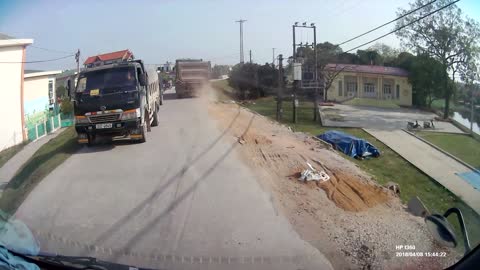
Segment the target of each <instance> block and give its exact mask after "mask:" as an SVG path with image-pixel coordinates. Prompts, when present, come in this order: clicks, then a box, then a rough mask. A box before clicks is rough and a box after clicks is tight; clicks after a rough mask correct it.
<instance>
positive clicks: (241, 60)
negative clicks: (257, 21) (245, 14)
mask: <svg viewBox="0 0 480 270" xmlns="http://www.w3.org/2000/svg"><path fill="white" fill-rule="evenodd" d="M246 21H247V20H242V19H240V20H238V21H236V22H238V23H240V63H241V64H243V63H244V62H245V59H244V57H243V23H244V22H246Z"/></svg>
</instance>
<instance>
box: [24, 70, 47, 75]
mask: <svg viewBox="0 0 480 270" xmlns="http://www.w3.org/2000/svg"><path fill="white" fill-rule="evenodd" d="M42 71H44V70H39V69H25V70H24V71H23V74H29V73H35V72H42Z"/></svg>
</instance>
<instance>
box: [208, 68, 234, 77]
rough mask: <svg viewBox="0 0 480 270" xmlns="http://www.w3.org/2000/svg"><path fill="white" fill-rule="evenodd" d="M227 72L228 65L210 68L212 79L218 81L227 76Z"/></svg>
mask: <svg viewBox="0 0 480 270" xmlns="http://www.w3.org/2000/svg"><path fill="white" fill-rule="evenodd" d="M229 71H230V66H228V65H215V66H213V68H212V77H213V78H215V79H218V78H220V77H221V76H223V75H227V74H228V72H229Z"/></svg>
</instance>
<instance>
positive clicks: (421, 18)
mask: <svg viewBox="0 0 480 270" xmlns="http://www.w3.org/2000/svg"><path fill="white" fill-rule="evenodd" d="M459 1H460V0H456V1H453V2H451V3H449V4H447V5H445V6H443V7H441V8H439V9H436V10H434V11H432V12H430V13H428V14H426V15H424V16H422V17H420V18H418V19H416V20H414V21H412V22H409V23H407V24H405V25H402V26H400V27H398V28H397V29H395V30H393V31H390V32H388V33H386V34H385V35H381V36H379V37H377V38H375V39H372V40H370V41H368V42H365V43H363V44H361V45H359V46H357V47H355V48H352V49H350V50H347V51H344V52H343V53H348V52H350V51H353V50H355V49H358V48H360V47H363V46H365V45H367V44H370V43H372V42H374V41H377V40H379V39H381V38H384V37H386V36H388V35H391V34H393V33H395V32H397V31H399V30H401V29H403V28H405V27H407V26H409V25H412V24H414V23H416V22H418V21H420V20H423V19H425V18H426V17H428V16H430V15H432V14H434V13H437V12H439V11H440V10H443V9H445V8H447V7H449V6H451V5H453V4H455V3H457V2H459Z"/></svg>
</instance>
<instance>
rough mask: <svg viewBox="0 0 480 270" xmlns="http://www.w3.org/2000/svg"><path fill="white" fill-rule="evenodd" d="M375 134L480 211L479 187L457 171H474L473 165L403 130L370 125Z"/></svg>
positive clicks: (370, 131)
mask: <svg viewBox="0 0 480 270" xmlns="http://www.w3.org/2000/svg"><path fill="white" fill-rule="evenodd" d="M366 131H367V132H368V133H370V134H371V135H372V136H374V137H375V138H377V139H379V140H380V141H382V142H383V143H384V144H386V145H387V146H388V147H390V148H392V149H393V150H394V151H395V152H397V153H398V154H400V155H401V156H402V157H403V158H405V159H406V160H408V161H409V162H410V163H412V164H414V165H415V166H416V167H417V168H419V169H420V170H421V171H423V172H424V173H426V174H427V175H429V176H430V177H432V178H433V179H435V180H436V181H437V182H438V183H440V184H441V185H442V186H444V187H446V188H447V189H448V190H450V191H451V192H452V193H454V194H455V195H457V196H459V197H461V198H462V199H463V201H464V202H465V203H466V204H468V205H469V206H470V207H472V208H473V209H474V210H475V211H476V212H477V213H480V190H478V189H475V188H474V187H473V186H472V185H470V184H469V183H468V182H467V181H466V180H464V179H462V178H461V177H459V176H458V175H457V174H459V173H465V172H471V170H470V168H468V167H466V166H465V165H463V164H461V163H460V162H458V161H456V160H455V159H453V158H451V157H449V156H447V155H445V154H443V153H442V152H441V151H438V150H437V149H435V148H433V147H431V146H430V145H428V144H427V143H425V142H423V141H421V140H419V139H417V138H415V137H414V136H412V135H410V134H408V133H406V132H405V131H403V130H396V131H384V130H372V129H367V130H366Z"/></svg>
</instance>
